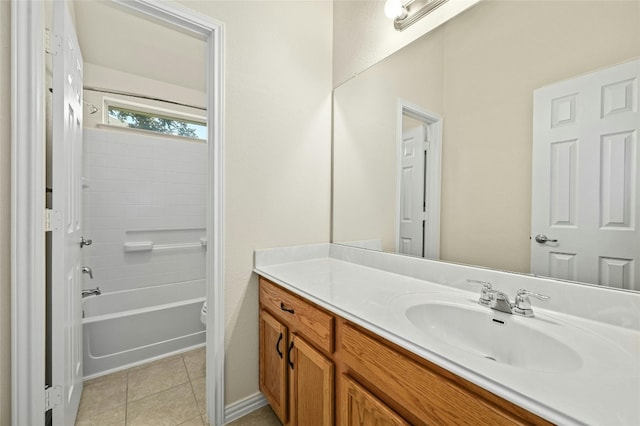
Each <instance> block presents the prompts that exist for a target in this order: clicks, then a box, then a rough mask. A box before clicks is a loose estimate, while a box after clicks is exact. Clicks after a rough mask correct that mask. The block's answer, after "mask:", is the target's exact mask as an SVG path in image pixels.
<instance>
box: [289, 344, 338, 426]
mask: <svg viewBox="0 0 640 426" xmlns="http://www.w3.org/2000/svg"><path fill="white" fill-rule="evenodd" d="M291 343H292V351H291V360H290V362H291V365H290V368H291V389H292V392H291V398H290V401H291V402H292V407H291V420H292V424H296V425H301V426H302V425H305V426H306V425H310V426H313V425H317V426H331V425H332V424H334V423H333V400H334V397H333V390H334V386H333V370H334V367H333V362H331V361H330V360H329V359H327V358H325V357H324V356H323V355H322V354H320V353H319V352H318V351H316V350H315V349H313V347H311V346H310V345H309V344H307V343H306V342H305V341H304V340H303V339H301V338H300V337H298V336H296V335H294V336H293V340H292V341H291Z"/></svg>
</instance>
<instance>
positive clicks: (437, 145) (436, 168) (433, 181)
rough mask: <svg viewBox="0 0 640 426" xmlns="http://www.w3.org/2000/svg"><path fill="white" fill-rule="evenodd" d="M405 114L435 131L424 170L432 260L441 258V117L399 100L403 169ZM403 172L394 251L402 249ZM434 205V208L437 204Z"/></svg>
mask: <svg viewBox="0 0 640 426" xmlns="http://www.w3.org/2000/svg"><path fill="white" fill-rule="evenodd" d="M403 115H406V116H408V117H411V118H413V119H415V120H418V121H421V122H422V123H424V124H425V125H427V126H429V127H430V129H431V132H432V139H431V141H430V146H429V151H430V154H431V155H430V156H429V157H428V159H429V164H428V167H427V170H426V173H425V187H428V191H427V200H426V202H427V206H428V207H431V209H430V217H429V220H428V222H427V226H426V227H425V229H424V235H423V241H426V245H425V247H424V253H425V257H426V258H429V259H434V260H437V259H440V201H441V197H440V193H441V185H442V184H441V175H442V171H441V165H442V117H441V116H440V115H438V114H435V113H433V112H430V111H427V110H426V109H424V108H422V107H421V106H419V105H416V104H414V103H411V102H408V101H405V100H403V99H398V109H397V120H396V123H397V129H396V145H397V151H396V165H397V169H398V170H400V167H399V166H400V161H401V158H402V116H403ZM401 183H402V182H401V179H400V174H399V173H398V174H397V178H396V223H395V228H396V234H395V251H396V253H398V252H399V251H400V193H401V191H400V186H401ZM434 206H435V207H434Z"/></svg>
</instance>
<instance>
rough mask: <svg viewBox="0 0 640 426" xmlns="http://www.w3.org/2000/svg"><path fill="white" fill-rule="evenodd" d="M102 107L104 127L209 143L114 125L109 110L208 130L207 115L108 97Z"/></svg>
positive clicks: (203, 140) (103, 99) (201, 139)
mask: <svg viewBox="0 0 640 426" xmlns="http://www.w3.org/2000/svg"><path fill="white" fill-rule="evenodd" d="M158 102H162V101H158ZM102 105H103V108H102V125H103V126H109V127H117V128H119V129H126V130H133V131H142V132H149V133H151V134H154V135H158V136H164V137H176V138H180V139H187V140H190V141H202V142H206V141H207V139H203V138H192V137H189V136H183V135H175V134H172V133H162V132H158V131H155V130H149V129H140V128H136V127H128V126H121V125H119V124H112V123H110V122H109V108H116V109H121V110H126V111H130V112H133V113H140V114H144V115H151V116H157V117H161V118H164V119H169V120H176V121H182V122H186V123H193V124H199V125H202V126H205V128H206V127H208V124H207V117H206V116H205V115H198V114H191V113H188V112H182V111H177V110H175V109H168V108H162V107H158V106H153V105H149V104H144V103H139V102H131V101H128V100H124V99H119V98H113V97H108V96H104V97H103V98H102ZM185 108H193V107H185ZM205 112H206V111H205Z"/></svg>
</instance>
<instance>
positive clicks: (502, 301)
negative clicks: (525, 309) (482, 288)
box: [489, 290, 513, 314]
mask: <svg viewBox="0 0 640 426" xmlns="http://www.w3.org/2000/svg"><path fill="white" fill-rule="evenodd" d="M491 296H492V297H491V301H490V302H489V307H490V308H491V309H494V310H496V311H500V312H505V313H507V314H512V313H513V310H512V309H511V308H512V307H513V306H512V305H511V302H509V296H507V295H506V294H505V293H503V292H501V291H497V290H493V291H492V295H491Z"/></svg>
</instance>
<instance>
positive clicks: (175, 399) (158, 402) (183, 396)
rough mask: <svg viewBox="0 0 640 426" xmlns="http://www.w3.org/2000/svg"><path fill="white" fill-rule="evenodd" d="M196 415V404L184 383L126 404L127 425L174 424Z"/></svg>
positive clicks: (191, 392) (168, 425) (189, 386)
mask: <svg viewBox="0 0 640 426" xmlns="http://www.w3.org/2000/svg"><path fill="white" fill-rule="evenodd" d="M197 416H198V406H197V405H196V400H195V398H194V396H193V391H192V390H191V385H190V384H189V383H185V384H183V385H180V386H176V387H174V388H171V389H168V390H165V391H163V392H160V393H158V394H155V395H152V396H149V397H147V398H144V399H140V400H137V401H133V402H131V403H129V404H128V405H127V426H175V425H179V424H180V423H183V422H186V421H187V420H189V419H193V418H195V417H197Z"/></svg>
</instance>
